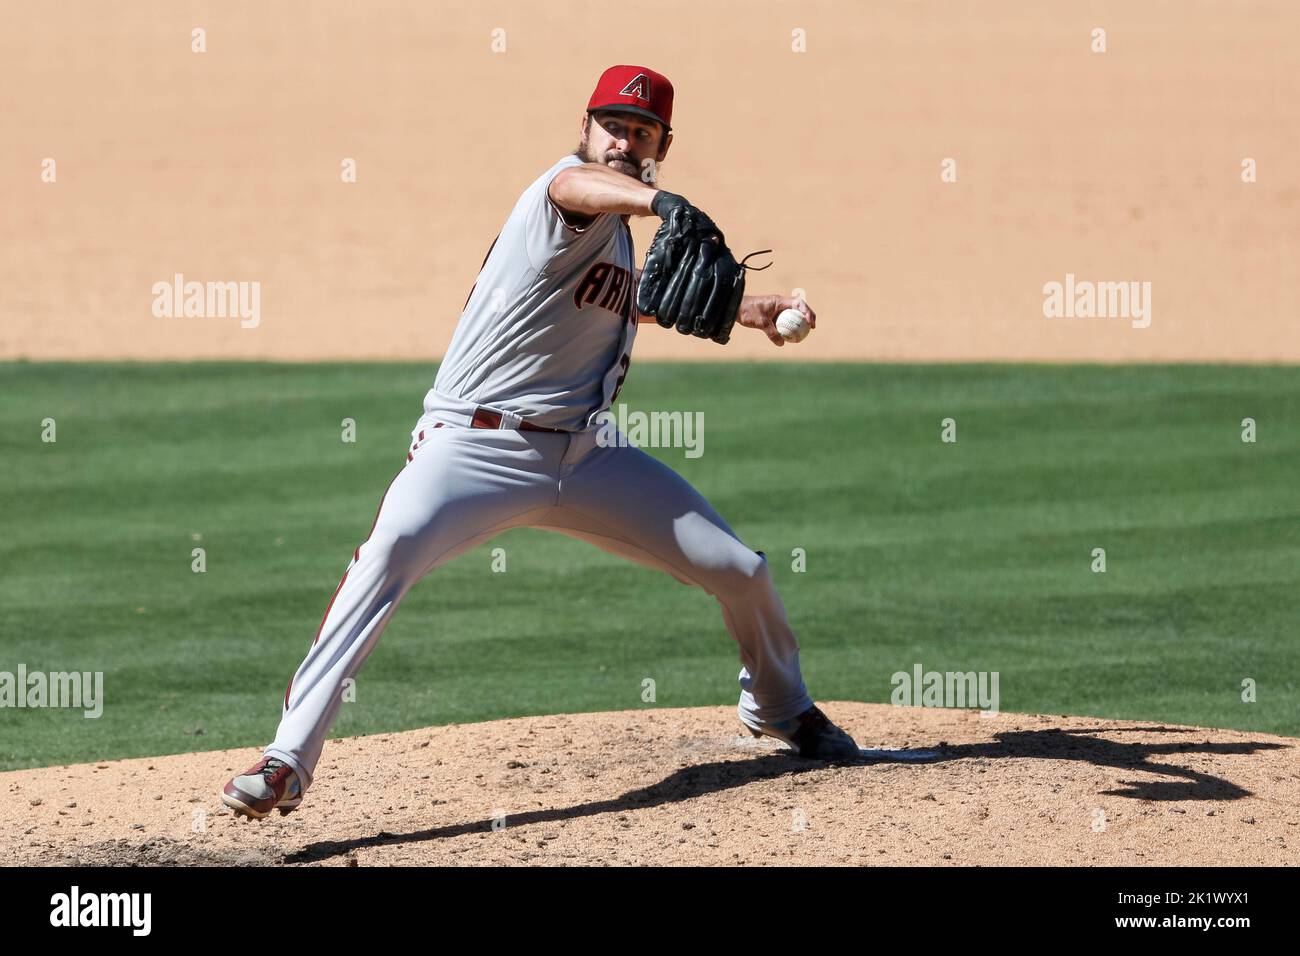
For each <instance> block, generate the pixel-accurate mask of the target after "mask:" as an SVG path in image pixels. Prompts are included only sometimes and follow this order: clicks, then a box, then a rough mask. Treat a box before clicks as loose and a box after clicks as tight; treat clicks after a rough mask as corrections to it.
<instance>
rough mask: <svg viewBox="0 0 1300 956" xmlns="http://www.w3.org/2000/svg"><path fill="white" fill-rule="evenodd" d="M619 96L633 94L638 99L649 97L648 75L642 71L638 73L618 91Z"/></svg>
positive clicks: (647, 98)
mask: <svg viewBox="0 0 1300 956" xmlns="http://www.w3.org/2000/svg"><path fill="white" fill-rule="evenodd" d="M618 95H619V96H635V97H636V98H637V99H638V100H646V101H649V99H650V77H648V76H646V75H645V74H644V73H638V74H637V75H636V76H634V77H633V78H632V79H631V80H630V81H629V82H628V84H627V86H625V87H623V88H622V89H621V90H619V91H618Z"/></svg>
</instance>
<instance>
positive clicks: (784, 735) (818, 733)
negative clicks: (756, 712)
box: [741, 704, 862, 760]
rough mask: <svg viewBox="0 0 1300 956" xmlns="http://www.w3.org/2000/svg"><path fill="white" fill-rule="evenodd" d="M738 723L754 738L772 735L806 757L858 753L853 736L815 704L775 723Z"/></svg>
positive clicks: (833, 757) (841, 757)
mask: <svg viewBox="0 0 1300 956" xmlns="http://www.w3.org/2000/svg"><path fill="white" fill-rule="evenodd" d="M741 723H742V724H744V727H745V729H746V730H748V731H749V732H750V733H751V734H753V735H754V736H755V737H762V736H764V735H766V736H768V737H775V738H776V739H777V740H780V741H782V742H784V743H787V744H789V745H790V746H791V747H793V748H794V752H795V753H797V754H798V755H799V756H800V757H805V758H807V759H809V760H856V759H858V758H859V757H860V756H861V755H862V752H861V751H860V750H859V749H858V745H857V744H856V743H854V741H853V738H852V737H850V736H849V735H848V734H846V733H845V732H844V731H842V730H840V728H838V727H836V726H835V725H834V724H833V723H831V721H830V718H829V717H827V716H826V715H825V714H823V713H822V712H821V711H820V710H819V709H818V708H817V705H815V704H814V705H813V706H812V707H809V708H808V709H807V710H805V711H804V712H803V713H802V714H800V715H799V716H798V717H795V718H794V719H792V720H787V721H783V722H782V723H779V724H765V725H763V726H762V727H754V726H751V725H750V724H748V723H745V721H744V720H743V719H742V720H741Z"/></svg>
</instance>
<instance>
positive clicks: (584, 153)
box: [573, 139, 659, 185]
mask: <svg viewBox="0 0 1300 956" xmlns="http://www.w3.org/2000/svg"><path fill="white" fill-rule="evenodd" d="M573 155H574V156H577V157H578V158H579V159H580V160H582V161H583V162H584V163H599V164H600V165H601V166H604V167H606V168H607V169H612V170H614V172H616V173H622V174H623V175H624V176H630V177H631V178H632V179H635V180H638V181H639V182H644V183H646V184H647V185H652V184H654V183H655V182H656V181H657V180H658V178H659V169H658V168H657V167H655V169H654V173H653V174H652V176H651V178H650V179H646V178H645V177H644V175H643V174H644V173H645V171H646V170H645V169H643V168H641V167H639V166H638V165H637V162H636V159H635V158H633V157H632V156H629V155H627V154H626V153H620V152H619V151H618V150H616V149H614V150H606V151H605V154H604V155H603V156H598V155H596V154H595V151H594V150H592V149H591V146H590V144H589V143H588V141H587V140H585V139H584V140H583V141H582V142H580V143H579V144H578V147H577V149H575V150H574V151H573ZM616 159H621V160H622V161H623V162H625V163H627V164H628V165H629V166H631V167H632V171H631V172H629V171H628V170H626V169H622V168H619V167H617V166H610V165H609V164H610V162H611V161H613V160H616ZM647 168H649V167H647Z"/></svg>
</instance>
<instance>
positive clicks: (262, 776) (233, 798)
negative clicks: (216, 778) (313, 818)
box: [221, 757, 302, 820]
mask: <svg viewBox="0 0 1300 956" xmlns="http://www.w3.org/2000/svg"><path fill="white" fill-rule="evenodd" d="M221 802H222V803H224V804H225V805H226V806H228V807H230V809H231V810H234V811H235V813H237V814H240V815H242V816H246V817H251V818H252V819H254V820H261V819H262V818H263V817H265V816H266V815H267V814H269V813H270V812H271V811H272V810H279V811H280V815H281V816H284V815H285V814H286V813H289V812H290V811H292V810H294V809H296V808H297V806H298V804H300V803H302V786H301V784H299V782H298V775H297V774H296V773H294V772H293V769H292V768H291V767H290V766H289V765H288V764H286V763H284V762H283V761H281V760H276V759H275V758H274V757H263V758H262V759H261V760H259V761H258V762H257V763H255V764H254V765H253V766H252V767H250V768H249V769H248V770H246V771H244V772H243V773H241V774H240V775H239V776H238V777H235V778H234V779H232V780H231V781H230V782H229V783H228V784H226V787H225V789H224V790H222V791H221Z"/></svg>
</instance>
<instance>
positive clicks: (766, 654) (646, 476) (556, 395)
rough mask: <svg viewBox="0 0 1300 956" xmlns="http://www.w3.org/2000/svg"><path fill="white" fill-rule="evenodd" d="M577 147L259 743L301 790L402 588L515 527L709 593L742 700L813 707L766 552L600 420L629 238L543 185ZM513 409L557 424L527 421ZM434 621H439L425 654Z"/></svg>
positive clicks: (619, 374) (463, 349) (768, 714)
mask: <svg viewBox="0 0 1300 956" xmlns="http://www.w3.org/2000/svg"><path fill="white" fill-rule="evenodd" d="M578 163H579V160H578V158H577V157H576V156H566V157H565V158H564V159H562V160H560V161H559V162H558V163H556V164H555V165H554V166H552V167H551V168H550V169H549V170H547V171H546V173H545V174H544V175H543V176H542V177H541V178H539V179H538V180H537V181H536V182H534V183H533V184H532V185H531V186H529V187H528V189H527V190H525V192H524V194H523V196H521V197H520V199H519V202H518V203H516V204H515V208H514V211H513V212H511V214H510V218H509V219H508V220H507V222H506V225H505V228H503V229H502V230H501V234H500V236H498V238H497V241H496V242H495V243H494V244H493V247H492V250H491V252H489V254H488V257H487V261H486V262H485V263H484V264H483V268H482V270H481V271H480V272H479V276H478V282H477V283H476V285H475V287H474V289H473V291H472V292H471V293H470V296H469V301H468V302H467V304H466V306H465V309H464V312H463V314H462V315H461V319H460V324H459V325H458V326H457V328H456V333H455V336H454V337H453V339H452V342H451V348H450V351H449V352H448V354H447V357H446V359H445V360H444V361H443V363H442V367H441V368H440V369H439V371H438V376H437V379H436V381H435V383H434V387H433V389H432V390H431V391H429V393H428V394H427V395H426V396H425V403H424V404H425V412H424V415H423V416H422V417H421V418H420V420H419V421H418V422H417V423H416V426H415V429H414V430H413V431H412V433H411V447H410V450H409V451H408V452H407V455H406V463H405V465H404V466H403V468H402V470H401V472H399V473H398V475H397V477H396V478H395V479H394V480H393V482H392V484H391V485H390V486H389V489H388V491H387V493H386V494H385V495H384V497H383V499H382V500H381V501H380V505H379V512H378V514H377V515H376V516H375V521H374V524H373V526H372V527H371V531H370V534H369V535H368V536H367V538H366V540H365V541H364V542H362V544H361V546H360V547H359V548H357V549H356V551H354V552H353V555H352V561H351V562H350V563H349V565H348V568H347V571H346V572H345V573H344V575H343V580H342V581H340V582H339V586H338V589H337V590H336V591H335V592H334V598H333V599H332V600H331V601H330V603H329V606H328V607H326V609H325V616H324V618H323V619H322V620H321V624H320V628H319V630H318V631H317V632H316V638H315V640H314V641H313V642H312V646H311V649H310V650H309V651H308V653H307V656H306V658H304V660H303V662H302V664H301V665H300V666H299V668H298V670H297V672H296V673H295V674H294V678H293V680H292V681H291V682H290V684H289V687H288V688H286V690H285V694H284V710H283V713H282V714H281V719H280V726H279V729H278V730H277V731H276V736H275V740H274V741H273V742H272V743H271V745H270V746H269V747H267V748H266V755H267V756H270V757H275V758H277V759H279V760H282V761H284V762H285V763H286V764H288V765H289V766H290V767H292V768H293V770H294V772H295V773H296V774H297V775H298V778H299V781H300V782H301V784H302V787H303V789H304V790H305V789H306V788H307V787H309V786H310V785H311V783H312V779H313V777H314V775H315V771H316V765H317V762H318V761H319V760H320V756H321V751H322V748H323V747H324V745H325V738H326V736H327V735H328V733H329V729H330V726H331V725H332V724H333V722H334V719H335V718H336V717H337V716H338V712H339V708H340V707H341V706H342V703H343V689H344V688H345V687H346V686H347V682H348V681H349V680H350V679H351V678H353V677H354V676H355V675H356V674H357V672H358V671H359V670H360V668H361V665H362V664H363V663H364V662H365V660H366V657H367V656H368V655H369V654H370V652H371V651H372V650H373V649H374V647H375V644H376V643H377V642H378V640H379V636H380V635H381V634H382V633H383V631H384V628H385V627H386V626H387V625H388V622H389V620H390V619H391V618H392V615H393V614H394V612H395V611H396V610H397V607H398V605H399V604H400V603H401V601H402V599H403V598H404V597H405V596H406V594H407V593H408V592H409V591H410V589H411V588H412V587H413V586H414V585H415V583H416V582H417V581H418V580H420V579H421V578H422V577H424V576H425V575H426V574H428V573H430V572H431V571H434V570H435V569H436V568H438V567H439V566H441V565H442V564H445V563H446V562H447V561H450V560H452V559H453V558H455V557H456V556H457V555H460V554H464V553H465V552H466V551H469V550H471V549H472V548H474V547H476V546H478V545H479V544H482V543H483V542H485V541H488V540H490V539H491V538H492V537H494V536H495V535H498V534H500V533H502V532H503V531H506V530H509V529H510V528H520V527H531V528H544V529H547V530H550V531H554V532H557V533H560V534H564V535H568V536H570V537H574V538H578V539H579V540H582V541H587V542H590V543H591V544H594V545H595V546H597V547H599V548H602V549H604V550H606V551H608V552H610V553H613V554H617V555H619V556H620V557H623V558H627V559H629V560H632V561H636V562H637V563H639V564H643V565H645V566H647V567H652V568H656V569H658V570H660V571H663V572H665V573H667V574H669V575H671V576H672V577H674V578H676V579H677V580H678V581H681V582H683V583H686V584H692V585H695V586H697V587H699V588H701V589H703V590H704V591H705V592H707V593H708V594H711V595H713V596H714V598H716V600H717V602H718V605H719V606H720V608H721V610H722V619H723V623H724V625H725V626H726V628H727V630H728V631H729V632H730V633H731V636H732V637H733V639H734V640H735V642H736V644H737V646H738V648H739V651H740V661H741V665H742V667H741V671H740V674H739V677H738V680H739V683H740V690H741V693H740V699H739V701H738V703H737V716H738V717H739V718H740V720H741V722H742V723H744V724H745V725H746V726H748V727H750V728H751V729H756V730H760V731H762V730H763V729H764V728H772V727H778V726H783V725H784V723H785V722H786V721H789V720H791V719H793V718H794V717H795V716H797V715H798V714H801V713H803V712H804V711H805V710H807V709H808V708H809V707H811V706H812V698H811V696H809V694H808V690H807V688H806V687H805V686H804V682H803V677H802V674H801V672H800V667H799V645H798V641H797V640H796V638H795V635H794V632H793V630H792V629H791V627H790V622H789V620H788V618H787V616H786V612H785V605H784V604H783V603H782V602H781V598H780V596H779V595H778V594H777V592H776V587H775V585H774V584H773V581H772V576H771V573H770V571H769V570H768V566H767V560H766V557H765V555H763V554H762V553H761V552H756V551H753V550H751V549H750V548H748V547H747V546H746V545H745V544H744V543H743V542H742V541H741V540H740V538H739V537H738V536H737V535H736V533H735V532H734V531H733V530H732V529H731V528H730V526H728V524H727V523H726V521H724V520H723V518H722V516H721V515H719V514H718V512H716V511H715V510H714V509H713V508H712V507H711V506H710V505H709V503H708V502H707V501H705V500H704V498H703V497H702V496H701V495H700V493H699V492H698V491H696V490H695V489H694V488H692V487H691V485H690V484H689V483H688V482H687V481H686V479H684V478H682V477H681V476H680V475H678V474H677V473H676V472H674V471H673V470H672V469H671V468H669V467H668V466H667V465H665V464H663V463H662V462H660V461H657V460H656V459H654V458H652V457H651V456H650V455H647V454H646V453H645V452H643V451H642V450H641V449H639V448H636V447H633V446H630V445H628V444H627V443H626V441H622V440H617V439H616V440H614V441H612V442H610V441H604V440H602V437H601V435H602V431H601V429H600V428H599V422H597V421H596V420H595V419H596V417H597V416H598V415H599V414H600V412H601V411H603V410H604V409H607V408H608V407H609V405H610V403H611V402H612V401H613V399H614V396H615V395H616V394H617V391H618V387H619V384H620V383H621V381H622V378H623V375H624V374H625V373H626V371H627V364H628V355H629V352H630V350H631V348H632V339H633V336H634V334H635V332H636V319H637V314H636V307H635V298H636V296H635V289H634V286H635V281H634V273H633V259H632V240H631V236H630V234H629V233H628V229H627V225H626V223H625V222H624V221H623V219H622V217H621V216H619V215H616V214H606V215H602V216H598V217H596V218H595V219H594V220H592V221H591V222H590V224H589V225H586V226H578V225H577V224H575V223H569V222H566V221H565V220H564V218H563V217H562V216H561V213H560V210H558V209H557V208H556V207H555V206H554V205H553V204H552V203H551V202H550V200H549V199H548V198H547V187H548V186H549V185H550V182H551V179H552V178H553V177H554V176H555V175H556V174H557V173H558V172H559V171H560V170H561V169H564V168H565V167H568V166H573V165H577V164H578ZM476 404H482V405H488V406H491V407H492V408H495V409H497V410H498V411H501V412H503V413H505V414H503V416H502V421H501V425H500V427H499V428H495V429H492V428H489V429H483V428H480V427H475V426H474V423H473V409H474V406H475V405H476ZM520 417H522V418H524V419H527V420H528V421H530V422H533V423H535V424H540V425H545V426H548V427H551V428H558V429H563V431H562V432H561V433H558V434H557V433H554V432H544V431H526V430H521V429H520V428H519V420H518V419H519V418H520ZM492 573H493V572H491V571H488V570H486V569H485V570H484V574H489V575H490V574H492ZM515 573H518V572H515ZM494 584H495V582H494ZM441 636H442V635H441V634H439V633H437V632H436V631H435V632H434V633H431V634H430V635H429V642H430V643H429V647H430V655H431V656H436V655H437V653H438V641H439V639H440V637H441ZM634 676H637V679H639V675H634Z"/></svg>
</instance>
